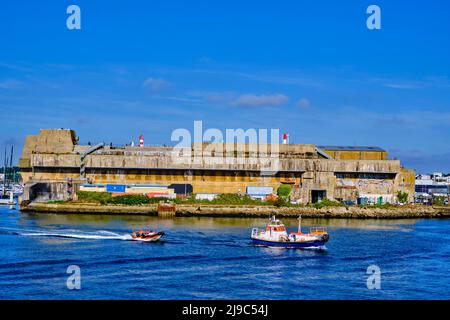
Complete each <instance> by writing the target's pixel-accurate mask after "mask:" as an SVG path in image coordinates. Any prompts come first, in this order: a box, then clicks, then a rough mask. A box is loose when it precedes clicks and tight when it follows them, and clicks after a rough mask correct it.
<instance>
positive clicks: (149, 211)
mask: <svg viewBox="0 0 450 320" xmlns="http://www.w3.org/2000/svg"><path fill="white" fill-rule="evenodd" d="M21 210H22V211H24V212H38V213H71V214H111V215H154V216H156V215H158V212H157V205H156V204H155V205H153V204H152V205H145V206H113V205H95V204H64V203H62V204H59V203H43V202H34V203H31V204H29V205H26V206H22V207H21ZM273 214H275V215H277V216H280V217H298V215H302V217H305V218H340V219H347V218H348V219H403V218H450V208H445V207H443V208H434V207H431V206H408V207H392V208H375V207H373V208H371V207H354V206H350V207H323V208H320V209H316V208H312V207H275V206H231V205H177V206H176V213H175V215H176V216H195V217H201V216H208V217H267V216H268V215H273Z"/></svg>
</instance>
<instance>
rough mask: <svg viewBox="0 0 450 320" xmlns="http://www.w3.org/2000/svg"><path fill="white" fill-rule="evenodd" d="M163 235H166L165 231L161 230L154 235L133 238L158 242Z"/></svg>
mask: <svg viewBox="0 0 450 320" xmlns="http://www.w3.org/2000/svg"><path fill="white" fill-rule="evenodd" d="M163 235H164V232H159V233H158V234H156V235H154V236H152V237H145V238H142V237H135V238H132V240H134V241H143V242H156V241H159V240H160V239H161V237H162V236H163Z"/></svg>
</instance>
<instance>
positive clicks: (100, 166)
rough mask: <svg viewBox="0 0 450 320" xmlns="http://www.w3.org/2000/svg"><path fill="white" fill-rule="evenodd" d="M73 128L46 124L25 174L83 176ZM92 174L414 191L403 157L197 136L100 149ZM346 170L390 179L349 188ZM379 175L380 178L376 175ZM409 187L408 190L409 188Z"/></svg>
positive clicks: (90, 160) (212, 184) (306, 188)
mask: <svg viewBox="0 0 450 320" xmlns="http://www.w3.org/2000/svg"><path fill="white" fill-rule="evenodd" d="M87 148H89V146H79V145H77V144H76V141H75V133H74V132H73V131H71V130H62V129H58V130H41V132H40V134H39V136H29V137H27V139H26V143H25V147H24V150H23V153H22V158H21V159H20V164H21V168H22V177H23V179H24V181H25V182H30V181H41V180H44V181H47V180H53V181H58V180H59V181H63V180H66V179H68V178H70V179H76V178H78V177H79V176H80V166H81V154H82V153H83V152H84V151H86V150H87ZM84 168H85V172H86V178H87V181H89V182H92V183H157V184H172V183H188V184H192V186H193V189H194V193H208V192H210V193H235V192H245V191H246V188H247V187H248V186H272V187H273V188H274V190H276V189H277V188H278V187H279V186H280V185H281V184H282V183H291V184H293V185H294V187H295V189H296V192H295V194H296V195H298V197H299V199H300V200H302V202H305V203H306V202H308V201H310V199H311V191H312V190H324V191H326V195H327V197H328V198H331V199H333V198H336V197H338V196H342V194H346V193H349V192H350V193H352V192H353V193H354V192H368V193H370V192H376V193H394V192H396V191H397V190H400V188H403V189H402V190H408V191H410V192H411V191H412V192H411V195H412V194H413V193H414V192H413V190H414V181H412V183H411V177H412V175H411V172H408V171H405V170H404V169H402V168H401V166H400V161H398V160H333V159H325V158H323V156H322V155H320V154H318V153H317V151H316V147H315V146H314V145H312V144H299V145H270V144H269V145H262V144H261V145H255V144H238V143H234V144H233V143H232V144H224V143H193V145H192V148H173V147H144V148H140V147H126V148H110V147H109V146H106V147H103V148H101V149H99V150H96V151H95V152H93V153H92V154H89V155H87V156H86V157H85V159H84ZM339 173H355V174H360V173H361V174H365V173H370V174H374V175H377V174H378V175H380V176H382V175H385V174H388V175H389V178H387V179H386V178H374V180H373V181H370V179H365V178H361V179H359V180H358V181H356V182H355V184H356V191H348V190H344V189H343V188H341V189H339V190H336V188H337V187H338V188H339V187H342V186H341V185H340V184H339V183H340V181H339V180H337V179H336V174H339ZM376 179H378V180H379V181H376ZM408 193H409V192H408Z"/></svg>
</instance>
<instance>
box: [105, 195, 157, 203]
mask: <svg viewBox="0 0 450 320" xmlns="http://www.w3.org/2000/svg"><path fill="white" fill-rule="evenodd" d="M154 199H156V198H153V199H150V198H149V197H147V196H145V195H140V194H129V195H128V194H127V195H123V196H115V197H112V198H111V199H110V200H109V201H108V203H109V204H122V205H127V206H135V205H140V204H147V203H151V202H152V200H154Z"/></svg>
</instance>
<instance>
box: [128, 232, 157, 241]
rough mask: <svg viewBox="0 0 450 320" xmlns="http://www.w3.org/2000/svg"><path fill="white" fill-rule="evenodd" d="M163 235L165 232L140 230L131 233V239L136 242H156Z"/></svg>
mask: <svg viewBox="0 0 450 320" xmlns="http://www.w3.org/2000/svg"><path fill="white" fill-rule="evenodd" d="M163 235H164V232H163V231H159V232H158V231H151V230H139V231H134V232H133V233H131V238H132V239H133V240H136V241H145V242H155V241H158V240H159V239H161V237H162V236H163Z"/></svg>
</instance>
